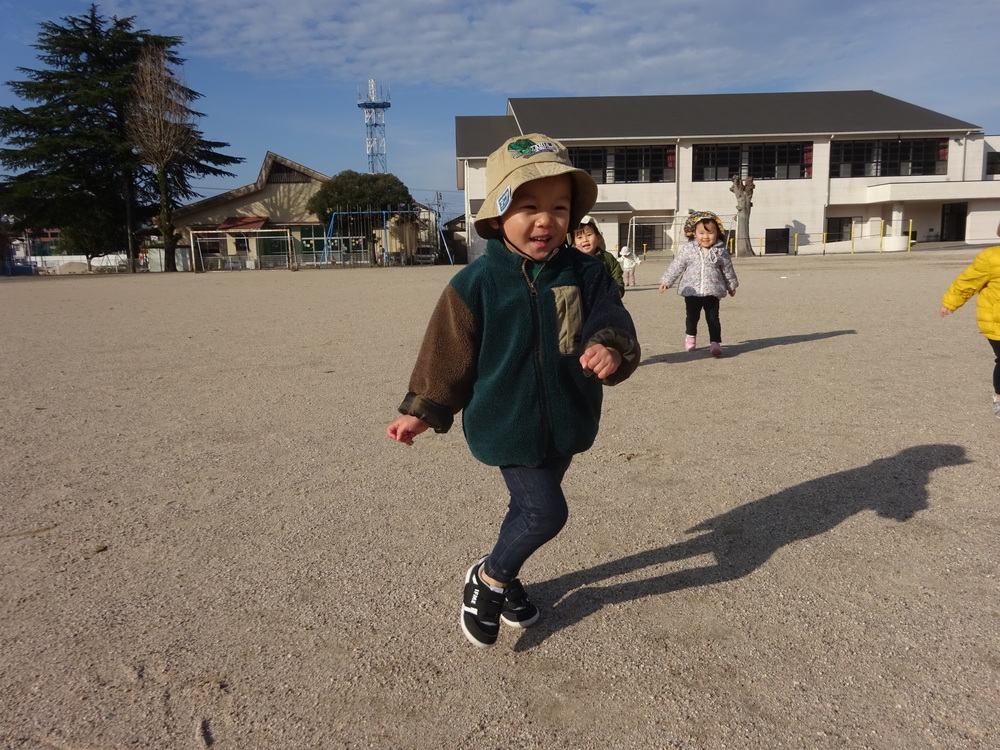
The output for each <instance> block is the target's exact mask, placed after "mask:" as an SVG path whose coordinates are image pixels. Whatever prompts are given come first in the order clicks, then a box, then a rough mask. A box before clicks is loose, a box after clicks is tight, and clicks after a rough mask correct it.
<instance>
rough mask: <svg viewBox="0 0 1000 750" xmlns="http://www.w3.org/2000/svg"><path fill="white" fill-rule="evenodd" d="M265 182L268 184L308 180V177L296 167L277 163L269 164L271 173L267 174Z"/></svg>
mask: <svg viewBox="0 0 1000 750" xmlns="http://www.w3.org/2000/svg"><path fill="white" fill-rule="evenodd" d="M267 182H268V184H270V185H275V184H279V183H289V182H309V177H308V176H306V175H304V174H302V172H300V171H299V170H297V169H292V168H291V167H288V166H286V165H284V164H281V163H277V164H272V165H271V174H269V175H268V177H267Z"/></svg>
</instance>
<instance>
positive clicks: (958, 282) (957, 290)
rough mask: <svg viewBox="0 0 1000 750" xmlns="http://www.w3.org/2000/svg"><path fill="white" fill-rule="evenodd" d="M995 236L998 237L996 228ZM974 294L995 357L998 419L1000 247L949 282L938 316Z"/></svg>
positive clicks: (987, 251)
mask: <svg viewBox="0 0 1000 750" xmlns="http://www.w3.org/2000/svg"><path fill="white" fill-rule="evenodd" d="M997 233H998V234H1000V228H998V229H997ZM974 294H978V295H979V299H978V300H977V301H976V322H977V323H978V324H979V330H980V331H982V332H983V335H984V336H985V337H986V340H987V341H989V343H990V346H991V347H993V354H994V356H995V357H996V365H995V366H994V367H993V414H994V415H995V416H996V418H997V419H1000V245H995V246H994V247H988V248H986V249H985V250H983V251H982V252H981V253H979V255H977V256H976V257H975V259H974V260H973V261H972V265H970V266H969V267H968V268H966V269H965V270H964V271H962V273H960V274H959V276H958V278H957V279H955V280H954V281H953V282H952V284H951V286H950V287H948V291H946V292H945V293H944V296H943V297H942V298H941V316H942V317H943V316H945V315H951V314H952V313H953V312H954V311H955V310H957V309H958V308H960V307H961V306H962V305H964V304H965V303H966V302H968V301H969V299H970V298H971V297H972V295H974Z"/></svg>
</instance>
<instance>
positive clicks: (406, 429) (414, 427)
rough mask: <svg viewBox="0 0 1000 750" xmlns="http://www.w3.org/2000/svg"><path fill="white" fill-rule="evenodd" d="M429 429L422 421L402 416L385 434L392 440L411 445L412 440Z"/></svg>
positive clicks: (407, 415)
mask: <svg viewBox="0 0 1000 750" xmlns="http://www.w3.org/2000/svg"><path fill="white" fill-rule="evenodd" d="M429 428H430V425H429V424H427V423H426V422H425V421H424V420H422V419H418V418H417V417H411V416H410V415H409V414H403V415H402V416H400V417H397V418H396V420H395V421H394V422H393V423H392V424H390V425H389V426H388V427H387V428H386V434H387V435H388V436H389V437H391V438H392V439H393V440H396V441H398V442H400V443H406V444H407V445H413V438H415V437H416V436H417V435H419V434H420V433H421V432H424V431H426V430H427V429H429Z"/></svg>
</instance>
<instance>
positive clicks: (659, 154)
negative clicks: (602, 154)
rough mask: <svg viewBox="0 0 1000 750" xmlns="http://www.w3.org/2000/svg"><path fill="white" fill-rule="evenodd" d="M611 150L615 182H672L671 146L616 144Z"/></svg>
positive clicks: (672, 151)
mask: <svg viewBox="0 0 1000 750" xmlns="http://www.w3.org/2000/svg"><path fill="white" fill-rule="evenodd" d="M611 151H612V157H613V163H614V181H615V182H674V181H675V179H676V174H675V170H674V147H673V146H617V147H615V148H613V149H611Z"/></svg>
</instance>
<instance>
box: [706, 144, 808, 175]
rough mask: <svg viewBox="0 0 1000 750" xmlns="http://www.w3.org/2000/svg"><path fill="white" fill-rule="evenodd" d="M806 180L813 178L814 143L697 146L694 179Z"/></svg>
mask: <svg viewBox="0 0 1000 750" xmlns="http://www.w3.org/2000/svg"><path fill="white" fill-rule="evenodd" d="M736 175H739V176H741V177H753V178H754V179H755V180H806V179H809V178H811V177H812V143H810V142H809V141H800V142H792V143H742V144H741V143H709V144H704V145H698V146H695V147H694V167H693V169H692V172H691V179H692V180H693V181H694V182H713V181H717V180H731V179H732V178H733V177H735V176H736Z"/></svg>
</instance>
